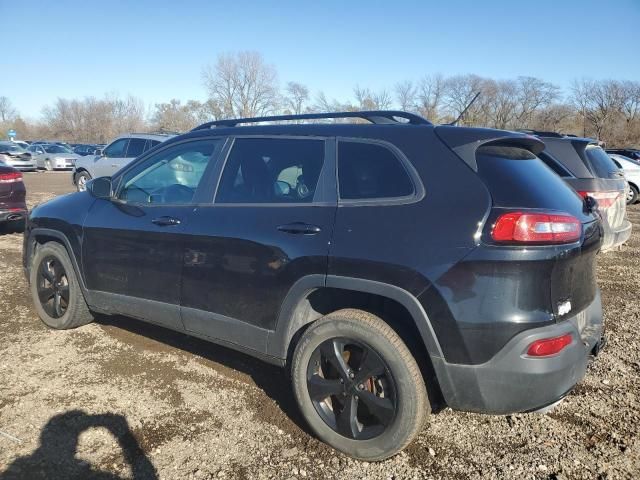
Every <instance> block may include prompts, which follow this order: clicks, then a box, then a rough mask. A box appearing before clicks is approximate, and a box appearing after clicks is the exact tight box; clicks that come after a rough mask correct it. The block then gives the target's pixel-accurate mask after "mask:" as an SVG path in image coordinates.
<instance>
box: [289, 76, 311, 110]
mask: <svg viewBox="0 0 640 480" xmlns="http://www.w3.org/2000/svg"><path fill="white" fill-rule="evenodd" d="M308 101H309V89H308V88H307V87H306V86H304V85H303V84H301V83H298V82H289V83H287V88H286V94H285V96H284V98H283V102H284V107H285V108H286V109H287V110H288V111H289V112H290V113H292V114H294V115H300V114H301V113H303V112H304V111H305V110H306V109H307V108H308V107H307V106H306V105H307V102H308Z"/></svg>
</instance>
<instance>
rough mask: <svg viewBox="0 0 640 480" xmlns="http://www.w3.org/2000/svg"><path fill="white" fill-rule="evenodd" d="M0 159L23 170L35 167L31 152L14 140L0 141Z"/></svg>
mask: <svg viewBox="0 0 640 480" xmlns="http://www.w3.org/2000/svg"><path fill="white" fill-rule="evenodd" d="M0 161H1V162H3V163H4V164H6V165H9V166H10V167H13V168H17V169H18V170H21V171H23V172H26V171H33V170H35V169H36V164H35V161H34V160H33V157H32V156H31V154H30V153H29V152H27V151H26V150H25V149H24V148H22V147H21V146H20V145H16V144H15V143H14V142H0Z"/></svg>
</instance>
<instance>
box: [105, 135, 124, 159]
mask: <svg viewBox="0 0 640 480" xmlns="http://www.w3.org/2000/svg"><path fill="white" fill-rule="evenodd" d="M128 141H129V139H128V138H121V139H120V140H116V141H115V142H113V143H112V144H111V145H109V146H108V147H107V148H105V149H104V156H105V157H111V158H124V152H125V151H126V148H127V142H128Z"/></svg>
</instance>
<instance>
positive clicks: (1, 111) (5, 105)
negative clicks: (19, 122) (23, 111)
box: [0, 96, 18, 122]
mask: <svg viewBox="0 0 640 480" xmlns="http://www.w3.org/2000/svg"><path fill="white" fill-rule="evenodd" d="M17 115H18V112H16V109H15V108H13V105H12V104H11V100H9V99H8V98H7V97H5V96H2V97H0V122H7V121H9V120H13V119H14V118H15V117H16V116H17Z"/></svg>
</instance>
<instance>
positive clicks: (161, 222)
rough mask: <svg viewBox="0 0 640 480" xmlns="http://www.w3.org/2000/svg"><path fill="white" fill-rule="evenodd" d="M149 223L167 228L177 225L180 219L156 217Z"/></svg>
mask: <svg viewBox="0 0 640 480" xmlns="http://www.w3.org/2000/svg"><path fill="white" fill-rule="evenodd" d="M151 223H153V224H155V225H158V226H160V227H168V226H170V225H179V224H180V219H179V218H174V217H158V218H154V219H153V220H151Z"/></svg>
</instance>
